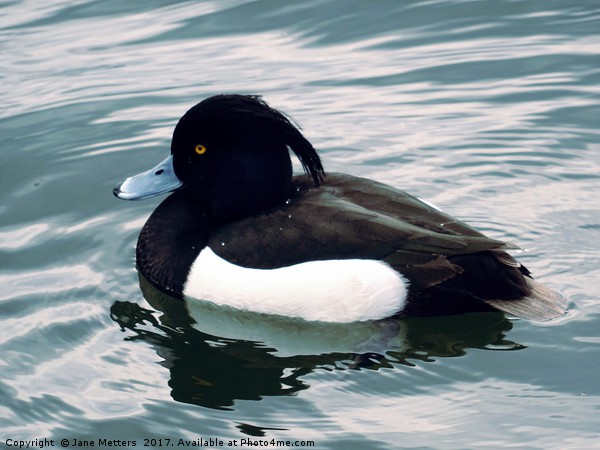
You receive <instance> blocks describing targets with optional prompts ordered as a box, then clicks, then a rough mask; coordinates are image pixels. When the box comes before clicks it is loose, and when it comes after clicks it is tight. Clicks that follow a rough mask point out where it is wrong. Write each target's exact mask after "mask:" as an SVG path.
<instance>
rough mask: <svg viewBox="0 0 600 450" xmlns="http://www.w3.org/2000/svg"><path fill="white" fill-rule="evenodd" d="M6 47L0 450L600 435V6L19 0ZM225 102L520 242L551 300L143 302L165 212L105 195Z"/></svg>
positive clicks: (1, 142) (590, 438)
mask: <svg viewBox="0 0 600 450" xmlns="http://www.w3.org/2000/svg"><path fill="white" fill-rule="evenodd" d="M0 48H1V51H2V58H0V86H1V87H0V167H2V169H3V172H2V176H1V177H0V192H1V193H2V202H1V203H0V330H1V331H0V446H2V445H6V446H10V447H11V448H14V447H12V444H13V443H14V441H15V440H33V439H43V438H47V439H53V440H54V447H56V448H62V447H61V444H60V441H61V439H69V440H70V441H69V442H68V445H69V446H72V443H73V441H72V439H81V440H87V441H88V443H89V442H93V443H95V448H108V446H107V444H105V443H103V442H104V441H100V440H101V439H108V440H114V439H122V440H125V441H127V440H128V441H130V442H129V443H128V444H125V445H124V446H122V447H121V448H133V447H134V445H133V443H132V442H134V441H135V444H136V445H135V447H136V448H140V447H143V445H144V444H145V443H148V444H149V445H150V447H153V448H159V446H160V444H163V447H165V445H166V441H164V440H163V441H144V439H170V440H171V441H170V442H169V444H168V445H166V447H170V446H171V445H170V444H172V443H174V444H178V440H179V439H186V440H193V439H199V438H202V439H220V440H222V441H223V442H224V444H223V446H227V444H228V443H229V442H230V441H231V442H233V441H234V440H236V445H237V446H239V447H241V445H242V441H241V439H263V440H266V441H268V442H269V444H268V445H267V446H266V448H269V447H270V448H278V445H277V441H287V440H289V441H291V442H292V443H294V442H295V441H314V443H315V445H314V448H328V449H334V448H339V449H347V448H364V449H378V448H381V449H389V448H434V449H466V448H500V447H512V448H520V449H521V448H524V449H530V448H531V449H533V448H535V449H588V448H600V447H599V444H598V443H599V442H600V431H599V430H600V387H599V384H598V373H599V370H600V333H599V331H598V330H599V329H600V295H599V294H598V293H599V292H600V202H599V200H598V198H600V133H599V129H598V118H599V117H600V106H599V105H600V88H599V86H600V5H599V4H598V2H596V1H568V2H567V1H547V2H536V1H506V2H489V1H450V0H446V1H423V2H394V1H381V2H352V1H341V0H340V1H305V2H272V1H249V2H246V1H204V2H171V1H145V2H122V1H121V2H116V1H104V0H103V1H90V0H81V1H59V0H53V1H45V2H42V1H40V2H35V1H24V0H23V1H18V0H15V1H5V2H0ZM227 92H238V93H256V94H262V95H264V96H265V98H266V99H267V100H268V101H269V103H270V104H271V105H272V106H274V107H276V108H280V109H282V110H284V111H286V112H287V113H289V114H290V115H291V116H292V117H293V118H294V119H295V120H296V121H297V122H298V123H299V124H300V125H301V126H302V127H303V130H304V132H305V135H306V136H307V137H308V138H309V139H310V140H311V141H312V142H313V143H314V145H315V146H316V147H317V148H318V149H319V150H320V152H321V154H322V157H323V160H324V163H325V167H326V169H327V170H329V171H343V172H349V173H353V174H355V175H360V176H367V177H370V178H374V179H377V180H379V181H383V182H386V183H389V184H391V185H393V186H395V187H397V188H400V189H405V190H408V191H410V192H412V193H414V194H416V195H418V196H420V197H422V198H425V199H427V200H429V201H432V202H433V203H435V204H437V205H439V206H440V207H442V208H443V209H444V210H446V211H447V212H449V213H451V214H453V215H455V216H457V217H460V218H461V219H463V220H465V221H467V222H469V223H470V224H472V225H474V226H475V227H477V228H479V229H480V230H482V231H483V232H485V233H486V234H488V235H490V236H492V237H495V238H498V239H503V240H508V241H511V242H514V243H516V244H518V245H520V246H521V247H523V248H526V249H527V251H525V252H522V253H520V254H518V255H517V256H518V257H519V259H520V260H521V261H522V262H523V263H524V264H526V265H527V266H528V267H529V268H530V269H531V270H532V272H533V273H534V274H535V275H536V277H537V278H538V279H540V280H542V281H543V282H544V283H545V284H547V285H548V286H550V287H552V288H555V289H558V290H560V291H561V292H563V293H564V294H565V295H566V296H567V297H568V298H569V301H570V311H569V314H568V315H567V316H566V317H565V318H563V319H561V320H557V321H554V322H551V323H548V324H536V323H531V322H527V321H523V320H515V319H511V318H507V317H504V316H502V315H500V314H480V315H467V316H458V317H447V318H432V319H412V320H404V321H395V322H393V323H389V324H387V325H386V327H383V328H382V327H375V326H373V325H371V324H363V325H361V326H352V327H348V326H341V327H332V328H329V327H322V326H308V327H302V326H300V325H299V324H297V323H293V322H288V321H275V320H264V319H261V318H256V317H246V316H243V317H239V316H238V315H235V314H227V315H224V314H222V313H219V312H218V311H206V321H205V322H204V323H197V324H190V323H189V320H187V319H186V316H185V315H184V314H182V313H181V311H178V310H177V308H173V307H172V305H171V306H169V305H167V306H165V304H163V303H161V299H160V298H154V297H152V295H151V294H148V293H147V294H146V297H148V298H147V299H144V295H143V293H142V290H141V289H140V283H139V280H138V276H137V273H136V272H135V270H134V267H133V256H134V246H135V241H136V238H137V234H138V233H139V230H140V228H141V226H142V225H143V223H144V222H145V220H146V218H147V217H148V215H149V214H150V213H151V212H152V210H153V209H154V207H156V205H157V204H158V202H159V199H153V200H148V201H145V202H139V203H137V202H136V203H124V202H120V201H117V200H116V199H114V198H113V196H112V188H113V186H114V185H115V184H116V183H118V182H119V181H121V180H122V179H124V178H125V177H127V176H129V175H132V174H135V173H138V172H140V171H141V170H145V169H147V168H148V167H149V166H150V165H152V164H153V163H155V162H158V161H160V160H161V159H162V158H163V157H164V156H165V155H166V154H167V152H168V149H169V141H170V136H171V132H172V129H173V127H174V125H175V123H176V121H177V119H178V118H179V116H180V115H181V114H183V112H185V111H186V110H187V109H188V108H189V107H190V106H192V105H193V104H195V103H196V102H198V101H199V100H201V99H203V98H205V97H207V96H210V95H213V94H216V93H227ZM142 287H143V286H142ZM161 308H162V309H163V311H160V309H161ZM271 440H273V441H271ZM200 443H203V442H200ZM206 444H207V445H205V446H204V447H205V448H223V446H221V445H219V444H218V443H215V442H212V443H211V442H208V443H206ZM299 444H300V442H299ZM305 444H306V445H308V444H307V443H306V442H305ZM35 445H37V446H38V447H39V441H38V443H36V444H34V446H35ZM174 448H177V447H176V446H174ZM263 448H265V447H263Z"/></svg>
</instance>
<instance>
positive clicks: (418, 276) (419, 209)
mask: <svg viewBox="0 0 600 450" xmlns="http://www.w3.org/2000/svg"><path fill="white" fill-rule="evenodd" d="M295 181H296V183H297V185H296V187H297V191H296V192H295V193H294V195H293V196H292V197H291V198H290V200H289V201H288V202H287V203H286V204H285V205H284V206H282V207H281V208H278V209H277V210H274V211H271V212H268V213H265V214H261V215H256V216H252V217H250V218H247V219H244V220H241V221H239V222H236V223H232V224H228V225H224V226H222V227H221V228H219V229H218V230H215V231H214V232H213V234H212V236H211V239H210V241H209V246H210V247H211V248H212V249H213V250H214V251H215V252H217V253H218V254H220V255H221V256H223V257H225V258H226V259H228V260H229V261H232V262H234V263H236V264H239V265H242V266H246V267H253V268H264V269H269V268H275V267H282V266H288V265H292V264H297V263H301V262H305V261H310V260H324V259H348V258H360V259H378V260H384V261H386V262H388V263H389V264H390V265H391V266H393V267H394V268H396V269H397V270H398V271H399V272H401V273H403V274H405V275H406V276H407V277H408V278H409V279H410V280H411V282H413V283H416V284H418V285H419V286H420V287H427V286H430V285H433V284H437V283H439V282H441V281H444V280H446V279H448V278H451V277H453V276H454V275H456V274H457V273H461V272H462V269H461V268H460V267H459V266H457V265H456V264H453V263H451V262H450V261H449V260H448V258H447V257H448V256H451V255H461V254H465V253H467V254H471V253H476V252H481V251H486V250H493V249H500V248H507V247H508V246H507V245H506V244H505V243H504V242H501V241H497V240H494V239H490V238H487V237H485V236H484V235H482V234H481V233H479V232H478V231H476V230H474V229H473V228H471V227H469V226H468V225H466V224H464V223H462V222H460V221H458V220H456V219H454V218H452V217H450V216H448V215H447V214H445V213H443V212H441V211H439V210H437V209H435V208H433V207H432V206H429V205H427V204H425V203H423V202H422V201H420V200H419V199H417V198H415V197H412V196H410V195H408V194H406V193H404V192H401V191H398V190H395V189H393V188H390V187H389V186H386V185H383V184H381V183H377V182H374V181H371V180H365V179H362V178H357V177H351V176H349V175H337V174H333V175H328V176H327V178H326V180H325V182H324V183H323V185H321V186H320V187H319V188H314V187H311V184H310V180H308V179H307V178H305V177H298V178H296V179H295ZM248 243H251V244H250V245H248Z"/></svg>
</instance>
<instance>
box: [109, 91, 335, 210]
mask: <svg viewBox="0 0 600 450" xmlns="http://www.w3.org/2000/svg"><path fill="white" fill-rule="evenodd" d="M288 149H291V150H292V151H293V152H294V153H295V154H296V155H297V156H298V158H299V160H300V162H301V163H302V166H303V168H304V170H305V172H306V173H307V174H309V175H310V176H312V178H313V180H314V182H315V185H318V184H319V182H320V181H321V180H322V177H323V175H324V171H323V166H322V165H321V161H320V159H319V156H318V155H317V153H316V151H315V149H314V148H313V146H312V145H311V144H310V142H308V141H307V140H306V139H305V138H304V136H302V134H301V133H300V131H299V130H298V129H297V128H296V127H295V126H294V125H293V124H292V123H291V122H290V120H289V119H288V118H287V117H286V116H285V115H283V114H282V113H281V112H279V111H277V110H275V109H273V108H271V107H270V106H269V105H267V104H266V103H265V102H264V101H263V100H262V99H261V98H260V97H258V96H248V95H217V96H214V97H210V98H208V99H206V100H204V101H202V102H200V103H198V104H197V105H196V106H194V107H193V108H191V109H190V110H189V111H188V112H186V113H185V114H184V115H183V117H182V118H181V119H180V120H179V123H178V124H177V126H176V127H175V131H174V132H173V139H172V141H171V155H169V157H168V158H166V159H165V160H164V161H163V162H161V163H160V164H158V165H157V166H156V167H154V168H153V169H151V170H149V171H147V172H144V173H141V174H139V175H136V176H133V177H130V178H127V179H126V180H125V181H124V182H123V183H122V184H120V185H119V186H117V187H116V188H115V189H114V194H115V195H116V196H117V197H119V198H121V199H124V200H140V199H144V198H148V197H153V196H155V195H159V194H162V193H165V192H170V191H174V190H177V189H182V190H184V191H185V192H186V193H187V194H189V195H190V196H191V197H192V198H193V199H194V200H195V201H196V202H198V203H199V204H201V205H202V206H203V207H204V208H205V209H206V211H207V212H208V213H209V214H210V215H211V216H213V217H215V218H216V219H219V220H227V219H232V218H236V217H243V216H246V215H249V214H252V213H256V212H259V211H261V210H265V209H269V208H272V207H273V206H275V205H277V204H279V203H281V202H283V201H285V199H286V198H288V196H289V195H290V188H291V182H292V163H291V159H290V155H289V150H288Z"/></svg>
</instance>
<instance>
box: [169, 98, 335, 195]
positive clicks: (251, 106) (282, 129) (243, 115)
mask: <svg viewBox="0 0 600 450" xmlns="http://www.w3.org/2000/svg"><path fill="white" fill-rule="evenodd" d="M200 112H202V114H203V115H206V116H210V117H211V118H213V119H214V120H218V118H219V117H223V118H224V119H223V120H227V121H230V122H237V121H239V122H243V123H245V124H247V126H253V127H255V128H258V127H260V126H263V127H264V129H266V130H268V131H269V133H273V134H276V135H277V137H278V138H279V139H281V141H283V142H284V143H285V145H287V147H288V148H289V149H291V150H292V151H293V152H294V154H295V155H296V156H297V157H298V159H299V160H300V163H301V164H302V168H303V169H304V171H305V172H306V174H307V175H310V176H311V177H312V179H313V180H314V183H315V185H316V186H319V184H320V183H321V182H322V181H323V177H324V176H325V170H324V169H323V165H322V163H321V159H320V157H319V155H318V154H317V152H316V150H315V149H314V147H313V146H312V144H311V143H310V142H309V141H308V140H307V139H306V138H305V137H304V136H303V135H302V133H301V132H300V130H299V126H298V125H297V124H295V123H293V121H292V120H291V119H290V118H288V117H287V116H286V115H285V114H283V113H282V112H280V111H278V110H276V109H274V108H271V107H270V106H269V105H268V104H267V102H265V101H264V100H263V99H262V97H261V96H259V95H241V94H221V95H215V96H213V97H209V98H207V99H205V100H203V101H201V102H200V103H198V104H197V105H196V106H194V107H193V108H191V109H190V110H189V111H188V112H187V113H186V114H185V115H184V116H183V117H182V119H181V122H185V121H186V116H187V117H190V116H193V115H196V114H198V113H200ZM265 125H266V126H265Z"/></svg>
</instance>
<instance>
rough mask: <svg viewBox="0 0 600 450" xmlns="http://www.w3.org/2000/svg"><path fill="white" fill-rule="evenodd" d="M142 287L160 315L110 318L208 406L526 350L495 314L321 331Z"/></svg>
mask: <svg viewBox="0 0 600 450" xmlns="http://www.w3.org/2000/svg"><path fill="white" fill-rule="evenodd" d="M140 287H141V288H142V292H143V294H144V297H145V298H146V300H147V301H148V303H150V305H152V307H154V308H155V309H157V310H159V311H161V312H162V313H163V315H162V316H161V317H160V318H159V319H158V320H157V319H156V318H155V316H154V315H153V311H150V310H147V309H143V308H141V307H140V306H139V305H137V304H136V303H129V302H118V301H117V302H115V303H114V304H113V305H112V307H111V317H112V319H113V320H114V321H116V322H117V323H118V324H119V325H120V326H121V328H122V329H129V330H131V331H133V332H134V333H135V334H134V335H133V336H130V337H128V339H140V340H144V341H146V342H148V343H150V344H152V345H153V346H154V348H155V349H156V351H157V353H158V354H159V355H160V356H161V357H162V358H163V359H164V362H163V364H164V365H165V366H166V367H167V368H168V369H169V370H170V372H171V380H170V382H169V384H170V386H171V388H172V394H171V395H172V397H173V398H174V399H175V400H177V401H181V402H185V403H193V404H198V405H201V406H205V407H210V408H219V409H227V408H228V407H231V406H232V405H233V404H234V401H235V400H238V399H245V400H259V399H260V398H261V397H264V396H272V395H289V394H293V393H295V392H298V391H300V390H303V389H307V388H308V387H309V386H308V385H307V384H306V383H305V382H303V381H302V380H301V378H302V376H303V375H306V374H307V373H310V372H312V371H314V370H315V369H322V370H335V369H349V368H351V369H361V368H368V369H375V370H376V369H378V368H380V367H394V366H397V365H398V364H402V365H412V363H411V360H412V361H416V360H421V361H428V360H431V359H432V358H435V357H452V356H461V355H463V354H465V352H466V350H467V349H469V348H479V349H493V350H517V349H520V348H523V347H522V346H520V345H518V344H515V343H514V342H511V341H507V340H505V338H504V337H505V333H506V332H508V331H509V330H510V329H511V328H512V324H511V322H510V321H509V320H507V319H506V318H505V317H504V315H503V314H501V313H476V314H465V315H459V316H447V317H437V318H405V319H387V320H382V321H377V322H364V323H353V324H323V323H310V322H304V321H299V320H293V319H285V318H274V317H271V316H262V315H259V314H255V313H243V312H240V311H234V310H224V309H223V308H222V307H216V306H212V305H211V304H205V305H195V306H192V307H190V309H189V310H188V309H187V308H186V307H185V306H184V304H183V302H182V301H181V300H179V299H175V298H172V297H169V296H167V295H165V294H164V293H162V292H159V291H158V290H156V289H155V288H153V287H152V286H151V285H150V284H149V283H148V282H147V281H146V280H145V279H143V277H141V276H140Z"/></svg>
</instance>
